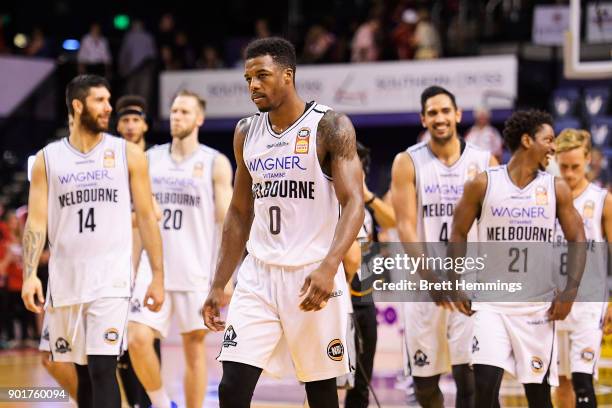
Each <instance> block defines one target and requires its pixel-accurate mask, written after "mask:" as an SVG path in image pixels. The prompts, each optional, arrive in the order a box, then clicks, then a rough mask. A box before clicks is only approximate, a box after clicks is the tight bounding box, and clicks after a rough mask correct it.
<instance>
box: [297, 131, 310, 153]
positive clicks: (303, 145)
mask: <svg viewBox="0 0 612 408" xmlns="http://www.w3.org/2000/svg"><path fill="white" fill-rule="evenodd" d="M309 144H310V128H301V129H300V130H299V131H298V133H297V137H296V138H295V154H306V153H308V146H309Z"/></svg>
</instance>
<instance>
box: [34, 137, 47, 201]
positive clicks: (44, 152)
mask: <svg viewBox="0 0 612 408" xmlns="http://www.w3.org/2000/svg"><path fill="white" fill-rule="evenodd" d="M47 147H49V146H47ZM47 147H45V148H43V149H42V152H43V159H44V161H45V178H46V179H47V202H50V201H49V200H50V198H51V183H50V182H49V174H50V169H49V160H47ZM34 163H36V160H35V161H34Z"/></svg>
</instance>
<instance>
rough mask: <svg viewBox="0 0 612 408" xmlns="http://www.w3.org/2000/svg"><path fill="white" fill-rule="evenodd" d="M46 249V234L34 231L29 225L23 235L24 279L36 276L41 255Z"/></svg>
mask: <svg viewBox="0 0 612 408" xmlns="http://www.w3.org/2000/svg"><path fill="white" fill-rule="evenodd" d="M44 247H45V234H43V233H42V232H40V231H33V230H31V229H30V228H29V227H28V226H27V225H26V229H25V232H24V234H23V279H24V280H25V279H27V278H29V277H30V276H32V274H36V268H38V260H39V259H40V254H41V253H42V250H43V248H44Z"/></svg>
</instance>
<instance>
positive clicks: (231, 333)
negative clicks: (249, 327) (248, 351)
mask: <svg viewBox="0 0 612 408" xmlns="http://www.w3.org/2000/svg"><path fill="white" fill-rule="evenodd" d="M236 337H238V335H237V334H236V331H235V330H234V327H233V326H229V327H228V328H227V329H225V333H224V334H223V347H229V346H232V347H236V345H237V344H238V343H236V342H235V341H234V340H236Z"/></svg>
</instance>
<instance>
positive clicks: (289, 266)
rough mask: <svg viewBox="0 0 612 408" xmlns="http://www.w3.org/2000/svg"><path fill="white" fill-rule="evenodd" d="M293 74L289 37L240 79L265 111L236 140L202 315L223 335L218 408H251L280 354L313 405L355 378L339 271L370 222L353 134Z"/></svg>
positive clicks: (320, 405)
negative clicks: (300, 89) (229, 290)
mask: <svg viewBox="0 0 612 408" xmlns="http://www.w3.org/2000/svg"><path fill="white" fill-rule="evenodd" d="M295 65H296V57H295V49H294V48H293V45H292V44H291V43H289V42H288V41H286V40H284V39H281V38H276V37H272V38H265V39H259V40H255V41H253V42H251V43H250V44H249V45H248V47H247V48H246V62H245V72H244V77H245V79H246V82H247V84H248V87H249V93H250V95H251V99H252V100H253V102H254V103H255V106H257V109H258V110H259V113H256V114H255V115H253V116H251V117H249V118H246V119H243V120H241V121H240V122H239V123H238V125H237V126H236V130H235V133H234V153H235V155H236V163H237V166H238V167H237V170H236V182H235V190H234V195H233V196H232V201H231V204H230V209H229V211H228V214H227V219H226V222H225V224H224V227H223V238H222V242H221V249H220V254H219V263H218V264H217V270H216V273H215V278H214V281H213V284H212V288H211V290H210V292H209V295H208V298H207V299H206V302H205V304H204V310H203V313H204V319H205V322H206V325H207V326H208V327H209V328H210V329H211V330H215V331H220V330H223V329H225V333H224V341H223V345H222V348H221V353H220V355H219V358H218V359H219V360H220V361H222V363H223V377H222V379H221V382H220V384H219V402H220V406H221V407H222V408H227V407H232V408H242V407H249V406H250V401H251V398H252V396H253V391H254V389H255V385H256V384H257V381H258V379H259V376H260V374H261V372H262V370H263V369H264V368H266V366H267V365H268V364H269V363H270V361H271V360H272V359H273V358H274V357H275V354H276V353H275V352H277V351H278V350H280V349H281V347H280V346H281V344H284V345H286V346H288V349H289V352H290V354H291V358H292V360H293V363H294V366H295V368H296V372H297V377H298V379H299V380H300V381H302V382H304V383H305V384H306V394H307V398H308V403H309V404H310V406H311V407H317V408H326V407H338V395H337V391H336V377H338V376H342V375H344V374H346V373H347V372H348V371H349V370H348V357H347V356H346V355H345V344H346V331H347V316H348V315H347V313H348V305H349V303H348V298H347V297H346V296H347V295H348V290H347V284H346V281H345V277H344V273H343V271H342V268H341V267H340V263H341V261H342V258H343V257H344V255H345V254H346V253H347V251H348V250H349V247H350V246H351V244H352V243H353V242H354V241H355V239H356V237H357V233H358V231H359V228H360V227H361V224H362V222H363V217H364V213H363V211H364V210H363V186H362V183H363V181H362V178H363V176H362V171H361V165H360V162H359V158H358V157H357V153H356V149H355V130H354V129H353V126H352V124H351V122H350V120H349V119H348V118H347V117H346V116H345V115H342V114H339V113H336V112H334V111H333V110H331V109H330V108H328V107H327V106H323V105H320V104H318V103H316V102H309V103H305V102H304V101H303V100H302V99H301V98H300V97H299V96H298V94H297V91H296V88H295V69H296V66H295ZM247 238H248V243H247ZM245 244H246V246H247V248H248V251H249V255H248V256H247V258H246V259H245V260H244V262H243V263H242V265H241V267H240V269H239V272H238V284H237V286H236V289H235V291H234V294H233V297H232V299H231V302H230V306H229V310H228V315H227V324H226V323H225V322H222V321H220V318H219V304H220V302H221V299H222V297H223V288H224V286H225V284H226V283H227V282H228V280H229V279H230V277H231V275H232V272H233V271H234V269H235V268H236V266H237V264H238V262H239V260H240V257H241V256H242V253H243V251H244V248H245Z"/></svg>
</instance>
